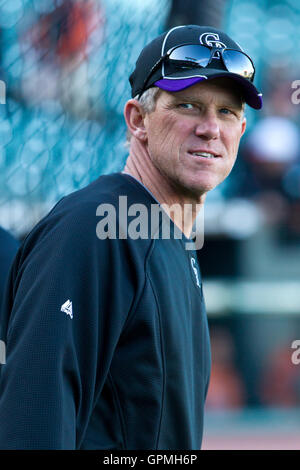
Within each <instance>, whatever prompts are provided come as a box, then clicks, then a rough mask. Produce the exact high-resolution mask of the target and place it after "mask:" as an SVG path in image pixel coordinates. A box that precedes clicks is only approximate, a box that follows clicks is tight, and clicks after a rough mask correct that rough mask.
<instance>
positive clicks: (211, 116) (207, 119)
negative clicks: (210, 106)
mask: <svg viewBox="0 0 300 470" xmlns="http://www.w3.org/2000/svg"><path fill="white" fill-rule="evenodd" d="M195 134H196V136H197V137H201V138H202V139H205V140H211V139H217V138H218V137H219V136H220V127H219V121H218V118H217V116H216V114H215V113H212V112H211V113H205V115H203V116H202V117H201V122H198V123H197V126H196V128H195Z"/></svg>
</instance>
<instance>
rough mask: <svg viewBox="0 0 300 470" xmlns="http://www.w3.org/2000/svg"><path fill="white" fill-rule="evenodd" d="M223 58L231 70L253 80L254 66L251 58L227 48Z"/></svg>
mask: <svg viewBox="0 0 300 470" xmlns="http://www.w3.org/2000/svg"><path fill="white" fill-rule="evenodd" d="M223 59H224V63H225V65H226V68H227V70H228V71H229V72H232V73H236V74H238V75H241V76H242V77H244V78H247V79H248V80H253V77H254V68H253V65H252V63H251V61H250V59H249V58H248V57H247V56H246V55H245V54H243V53H241V52H239V51H234V50H231V49H227V50H226V49H225V50H224V52H223Z"/></svg>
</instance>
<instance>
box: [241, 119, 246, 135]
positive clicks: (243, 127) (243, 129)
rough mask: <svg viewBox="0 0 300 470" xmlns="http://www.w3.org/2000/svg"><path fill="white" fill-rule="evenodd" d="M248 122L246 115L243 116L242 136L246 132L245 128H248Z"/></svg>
mask: <svg viewBox="0 0 300 470" xmlns="http://www.w3.org/2000/svg"><path fill="white" fill-rule="evenodd" d="M246 124H247V120H246V118H245V117H243V120H242V133H241V137H242V135H243V134H244V132H245V130H246Z"/></svg>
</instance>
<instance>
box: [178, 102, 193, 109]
mask: <svg viewBox="0 0 300 470" xmlns="http://www.w3.org/2000/svg"><path fill="white" fill-rule="evenodd" d="M179 107H180V108H183V109H193V108H194V105H193V104H192V103H180V104H179Z"/></svg>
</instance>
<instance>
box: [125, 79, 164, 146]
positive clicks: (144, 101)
mask: <svg viewBox="0 0 300 470" xmlns="http://www.w3.org/2000/svg"><path fill="white" fill-rule="evenodd" d="M158 92H159V88H158V87H157V86H154V87H151V88H148V90H146V91H144V93H143V94H142V95H141V96H140V98H139V97H138V95H137V96H135V97H134V99H135V100H137V101H138V102H139V103H140V104H141V105H142V108H143V110H144V112H145V113H152V112H153V111H154V110H155V106H156V99H157V94H158ZM130 139H131V132H130V131H129V129H127V132H126V142H125V147H126V148H129V146H130Z"/></svg>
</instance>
